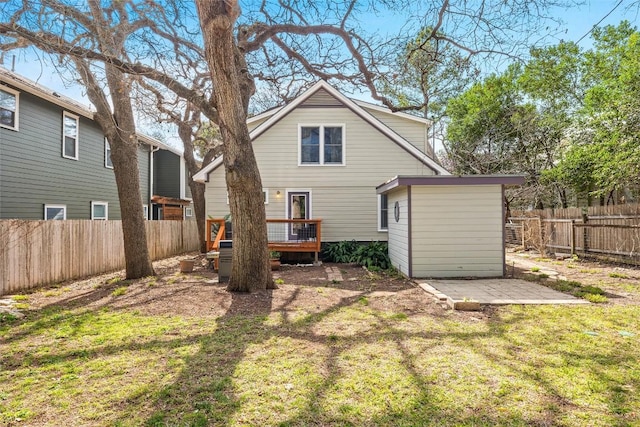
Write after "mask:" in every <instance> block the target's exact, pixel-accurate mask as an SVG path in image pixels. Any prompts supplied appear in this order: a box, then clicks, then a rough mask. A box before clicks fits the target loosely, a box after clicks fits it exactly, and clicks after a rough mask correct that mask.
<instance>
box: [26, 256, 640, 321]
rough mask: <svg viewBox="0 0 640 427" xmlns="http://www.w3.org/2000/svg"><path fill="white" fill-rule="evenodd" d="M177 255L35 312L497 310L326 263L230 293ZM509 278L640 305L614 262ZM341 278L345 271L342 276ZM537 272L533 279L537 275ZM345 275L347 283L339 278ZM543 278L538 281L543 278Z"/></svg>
mask: <svg viewBox="0 0 640 427" xmlns="http://www.w3.org/2000/svg"><path fill="white" fill-rule="evenodd" d="M182 258H185V256H184V255H183V256H180V257H174V258H169V259H165V260H162V261H158V262H155V263H154V268H155V271H156V273H157V276H156V277H147V278H143V279H140V280H134V281H125V280H122V278H123V276H124V272H123V271H120V272H114V273H111V274H105V275H101V276H95V277H91V278H88V279H85V280H79V281H74V282H66V283H62V284H59V285H57V286H55V287H50V288H45V289H41V290H38V291H35V292H33V293H31V294H30V295H29V297H28V307H29V310H38V309H41V308H45V307H47V306H53V305H57V306H65V307H68V308H75V307H86V308H99V307H111V308H116V309H132V310H137V311H139V312H141V313H146V314H152V315H184V316H205V317H207V316H213V317H218V316H222V315H233V314H260V313H264V314H267V313H270V312H274V311H281V312H289V311H296V310H304V311H306V312H308V313H314V312H322V311H326V310H328V309H331V308H337V307H340V306H343V305H348V304H351V303H353V302H355V301H357V300H358V299H360V298H366V299H367V304H369V305H370V306H371V307H372V308H374V309H381V310H388V311H396V312H404V313H406V314H412V313H429V314H432V315H435V316H445V315H446V316H451V315H453V316H456V317H459V318H460V319H468V320H474V321H475V320H479V319H480V318H483V317H490V316H491V315H492V313H493V312H494V310H495V309H494V308H493V307H485V308H484V309H483V311H482V312H481V313H464V312H453V313H452V312H451V311H450V310H447V309H446V308H444V307H443V306H442V305H441V304H440V303H438V302H437V301H436V300H435V299H434V298H433V297H432V296H431V295H429V294H427V293H426V292H424V291H423V290H422V289H420V288H419V287H417V286H416V285H415V284H414V282H412V281H410V280H407V279H405V278H403V277H401V276H398V275H388V274H384V273H371V272H368V271H366V270H364V269H363V268H361V267H358V266H355V265H345V264H331V263H325V264H323V265H322V266H315V267H314V266H290V265H283V266H282V267H281V269H280V270H279V271H274V278H275V280H276V283H277V284H278V289H275V290H271V291H264V292H256V293H252V294H240V293H230V292H227V291H226V289H225V284H219V283H218V282H217V274H216V273H215V272H213V271H212V270H210V269H208V268H207V266H206V261H205V260H204V259H203V258H202V257H201V256H199V261H198V262H197V263H196V267H195V269H194V271H193V272H192V273H180V271H179V260H180V259H182ZM507 264H508V268H507V270H508V275H509V276H511V277H520V278H528V279H532V278H533V279H536V277H535V275H536V274H537V275H541V274H542V275H543V276H544V275H545V271H549V270H552V271H553V272H556V273H557V274H558V275H559V277H561V278H566V279H567V280H575V281H579V282H581V283H582V284H584V285H595V286H599V287H601V288H602V289H604V290H605V291H606V296H607V297H608V299H609V302H608V303H611V304H640V269H638V268H635V267H629V266H623V265H608V264H604V263H601V262H597V261H593V260H583V259H579V258H578V259H565V260H556V259H552V258H543V257H540V256H539V255H537V254H531V253H513V252H510V253H509V254H508V255H507ZM336 275H338V276H340V277H339V279H336ZM532 276H534V277H532ZM340 279H341V280H340ZM544 280H550V279H542V280H539V281H540V282H541V283H544Z"/></svg>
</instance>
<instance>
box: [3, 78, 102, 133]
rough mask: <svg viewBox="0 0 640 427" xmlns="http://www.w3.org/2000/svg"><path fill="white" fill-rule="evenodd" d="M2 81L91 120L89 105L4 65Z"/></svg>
mask: <svg viewBox="0 0 640 427" xmlns="http://www.w3.org/2000/svg"><path fill="white" fill-rule="evenodd" d="M2 83H6V84H8V85H11V86H14V87H15V88H17V89H19V90H21V91H24V92H28V93H30V94H32V95H35V96H37V97H38V98H42V99H45V100H47V101H49V102H51V103H52V104H56V105H58V106H60V107H62V108H64V109H65V110H68V111H70V112H72V113H76V114H78V115H81V116H83V117H86V118H88V119H91V120H93V114H94V112H93V111H91V109H90V107H88V106H86V105H83V104H80V103H79V102H77V101H75V100H73V99H71V98H69V97H66V96H64V95H60V94H59V93H58V92H56V91H53V90H51V89H48V88H46V87H44V86H42V85H40V84H38V83H36V82H34V81H32V80H29V79H27V78H26V77H23V76H20V75H18V74H16V73H13V72H11V71H9V70H7V69H6V68H4V67H0V84H2Z"/></svg>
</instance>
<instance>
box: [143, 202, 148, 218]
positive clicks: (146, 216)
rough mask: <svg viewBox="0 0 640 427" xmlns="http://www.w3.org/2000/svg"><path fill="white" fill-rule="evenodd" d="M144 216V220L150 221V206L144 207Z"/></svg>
mask: <svg viewBox="0 0 640 427" xmlns="http://www.w3.org/2000/svg"><path fill="white" fill-rule="evenodd" d="M142 215H143V216H144V219H149V205H142Z"/></svg>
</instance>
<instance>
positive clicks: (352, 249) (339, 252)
mask: <svg viewBox="0 0 640 427" xmlns="http://www.w3.org/2000/svg"><path fill="white" fill-rule="evenodd" d="M359 246H360V245H359V244H358V242H356V241H355V240H351V241H349V240H343V241H342V242H337V243H329V244H327V246H326V247H325V249H324V251H323V255H324V257H325V258H328V259H327V260H328V261H330V262H343V263H344V262H355V260H354V255H355V253H356V251H357V250H358V247H359Z"/></svg>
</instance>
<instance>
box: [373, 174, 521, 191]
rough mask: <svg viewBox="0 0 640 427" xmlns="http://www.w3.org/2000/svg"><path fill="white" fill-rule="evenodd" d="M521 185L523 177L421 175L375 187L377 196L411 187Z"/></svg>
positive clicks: (399, 178) (400, 178)
mask: <svg viewBox="0 0 640 427" xmlns="http://www.w3.org/2000/svg"><path fill="white" fill-rule="evenodd" d="M492 184H500V185H522V184H524V176H523V175H458V176H454V175H421V176H396V177H394V178H391V179H390V180H389V181H387V182H385V183H383V184H380V185H379V186H377V187H376V192H377V193H378V194H383V193H386V192H388V191H391V190H393V189H394V188H398V187H403V186H411V185H492Z"/></svg>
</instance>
